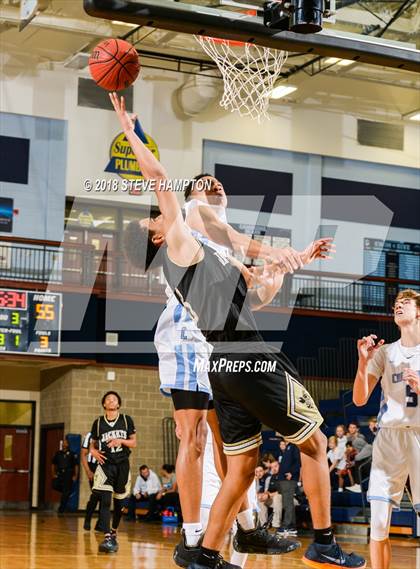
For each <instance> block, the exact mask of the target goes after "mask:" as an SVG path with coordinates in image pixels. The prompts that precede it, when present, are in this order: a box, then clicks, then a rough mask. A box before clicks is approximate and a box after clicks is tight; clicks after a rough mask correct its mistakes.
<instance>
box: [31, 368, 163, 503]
mask: <svg viewBox="0 0 420 569" xmlns="http://www.w3.org/2000/svg"><path fill="white" fill-rule="evenodd" d="M107 371H108V370H107V368H105V367H97V368H96V367H86V368H81V369H73V370H71V371H69V372H68V373H66V374H65V375H63V376H62V377H61V378H60V379H58V380H56V381H55V382H54V383H52V384H51V385H49V386H48V387H46V388H45V389H43V390H42V391H41V398H40V399H41V401H40V403H41V405H40V407H41V420H40V423H41V425H44V424H52V423H64V432H65V433H80V434H82V435H83V434H86V433H87V432H88V431H89V430H90V428H91V426H92V423H93V421H94V419H95V418H96V417H97V416H99V415H102V408H101V399H102V396H103V394H104V393H105V392H106V391H109V390H115V391H118V393H119V394H120V395H121V398H122V402H123V405H122V412H124V413H127V415H130V416H131V417H133V420H134V423H135V425H136V428H137V448H136V449H134V450H133V452H132V455H131V475H132V478H133V484H134V481H135V477H136V476H137V474H138V467H139V466H140V464H143V463H145V464H148V465H149V466H150V467H151V468H152V469H153V470H155V471H159V468H160V466H161V465H162V463H163V443H162V441H163V438H162V419H163V418H164V417H171V416H172V413H173V409H172V402H171V399H170V398H167V397H162V395H161V394H160V391H159V389H158V374H157V370H152V369H150V370H149V369H131V368H130V369H124V368H117V369H115V368H113V371H115V373H116V379H115V381H108V380H107V379H106V372H107ZM36 452H37V451H36ZM38 452H39V451H38ZM89 492H90V491H89V485H88V482H87V478H86V476H85V474H84V471H83V469H82V468H81V483H80V502H79V507H81V508H83V507H84V505H85V503H86V501H87V499H88V496H89Z"/></svg>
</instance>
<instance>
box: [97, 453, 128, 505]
mask: <svg viewBox="0 0 420 569" xmlns="http://www.w3.org/2000/svg"><path fill="white" fill-rule="evenodd" d="M92 490H102V491H104V492H113V493H114V498H116V499H117V500H123V499H124V498H127V496H129V495H130V492H131V474H130V463H129V462H128V460H123V461H122V462H120V463H117V464H114V463H111V462H108V461H105V462H104V464H98V466H97V467H96V470H95V476H94V478H93V488H92Z"/></svg>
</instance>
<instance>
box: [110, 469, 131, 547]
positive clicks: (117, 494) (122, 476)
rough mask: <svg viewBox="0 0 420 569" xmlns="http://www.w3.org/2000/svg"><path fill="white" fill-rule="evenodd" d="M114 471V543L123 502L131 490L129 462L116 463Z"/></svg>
mask: <svg viewBox="0 0 420 569" xmlns="http://www.w3.org/2000/svg"><path fill="white" fill-rule="evenodd" d="M115 470H116V473H115V478H114V484H113V488H114V512H113V514H112V524H111V537H112V540H113V542H114V545H117V546H118V543H117V530H118V527H119V525H120V521H121V517H122V512H123V508H124V503H125V500H126V498H127V497H128V496H129V495H130V490H131V473H130V463H129V461H128V460H124V461H122V462H120V463H119V464H117V465H116V469H115Z"/></svg>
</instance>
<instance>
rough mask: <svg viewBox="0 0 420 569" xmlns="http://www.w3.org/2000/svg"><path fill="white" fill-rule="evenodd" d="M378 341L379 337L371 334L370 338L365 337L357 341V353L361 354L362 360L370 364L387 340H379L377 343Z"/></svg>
mask: <svg viewBox="0 0 420 569" xmlns="http://www.w3.org/2000/svg"><path fill="white" fill-rule="evenodd" d="M377 339H378V336H375V334H370V335H369V336H363V338H361V339H360V340H357V351H358V352H359V359H360V360H362V361H365V362H368V361H369V360H371V359H372V358H373V356H374V355H375V354H376V352H377V351H378V350H379V348H380V347H381V346H383V345H384V344H385V340H379V342H377V343H375V341H376V340H377Z"/></svg>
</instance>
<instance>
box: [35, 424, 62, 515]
mask: <svg viewBox="0 0 420 569" xmlns="http://www.w3.org/2000/svg"><path fill="white" fill-rule="evenodd" d="M63 437H64V427H63V425H51V426H48V425H47V426H45V427H41V456H40V473H39V474H40V476H39V504H40V505H41V506H42V505H43V506H47V507H48V506H51V505H52V504H56V503H58V502H59V501H60V498H61V494H60V493H59V492H56V491H55V490H53V488H52V473H51V465H52V460H53V457H54V455H55V453H56V452H57V451H58V450H60V448H61V442H62V440H63Z"/></svg>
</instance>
